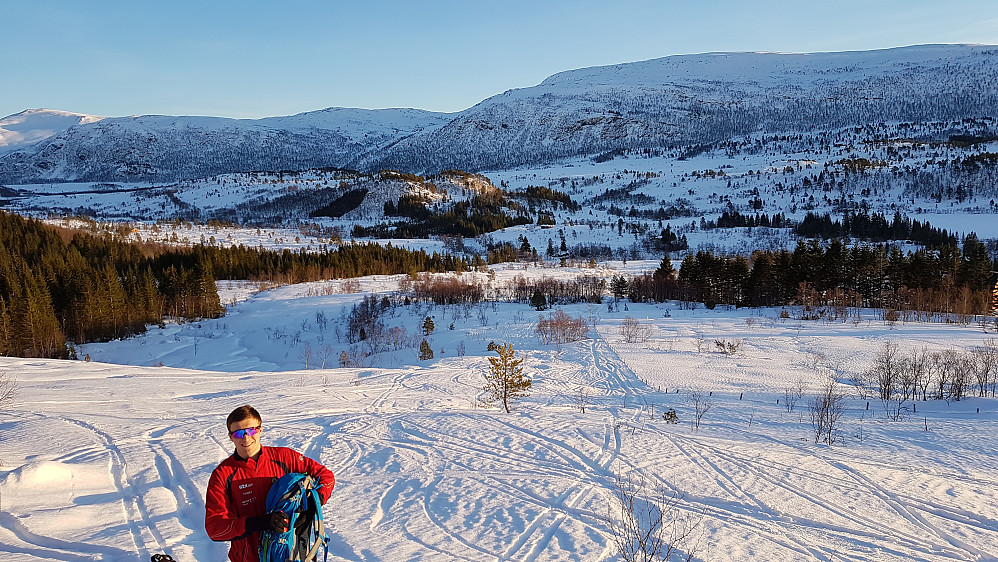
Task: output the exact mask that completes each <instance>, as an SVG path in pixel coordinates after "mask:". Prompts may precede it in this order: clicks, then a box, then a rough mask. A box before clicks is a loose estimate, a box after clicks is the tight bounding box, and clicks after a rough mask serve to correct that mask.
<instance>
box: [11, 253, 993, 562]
mask: <svg viewBox="0 0 998 562" xmlns="http://www.w3.org/2000/svg"><path fill="white" fill-rule="evenodd" d="M617 265H618V266H619V265H620V264H617ZM651 265H653V264H649V263H644V264H631V263H629V265H628V269H627V273H636V272H637V271H639V270H640V269H641V268H646V267H649V266H651ZM618 272H619V270H602V269H601V270H598V273H599V274H604V275H612V274H614V273H618ZM577 273H579V271H577V270H570V269H565V268H560V269H554V270H536V269H532V270H530V271H523V270H522V269H519V268H516V269H514V268H512V267H510V268H509V269H500V270H497V272H496V277H495V279H494V280H493V282H495V283H502V282H506V281H509V280H511V279H513V278H514V276H516V275H521V274H526V275H528V276H539V275H545V276H548V275H551V276H569V275H575V274H577ZM465 275H467V274H465ZM483 277H487V276H483ZM399 280H400V278H399V277H374V278H366V279H362V280H360V285H359V286H358V287H354V288H352V289H347V287H346V285H345V284H343V282H342V281H330V282H326V283H313V284H307V285H302V286H288V287H283V288H280V289H276V290H273V291H268V292H264V293H260V294H257V295H255V296H251V297H249V298H248V299H246V296H247V295H245V294H243V295H242V297H240V298H241V299H245V300H242V301H241V302H240V303H239V304H235V305H233V306H231V307H230V309H229V315H228V316H226V317H225V318H221V319H218V320H213V321H208V322H202V323H189V324H184V325H180V326H178V325H167V327H166V328H164V329H158V328H155V327H154V328H153V329H152V330H151V331H150V332H148V333H147V334H145V335H143V336H141V337H138V338H134V339H131V340H126V341H122V342H111V343H108V344H97V345H91V346H87V347H86V348H85V349H81V352H86V353H90V354H91V357H92V358H94V361H93V362H89V363H87V362H82V361H77V362H73V361H52V360H38V359H15V358H0V370H3V371H4V372H5V373H10V374H14V375H15V376H16V377H17V379H18V382H19V385H20V391H19V394H18V396H17V400H16V402H15V403H14V404H13V405H12V406H11V407H9V408H7V409H5V410H0V436H2V440H0V458H2V459H3V465H0V497H2V501H3V503H2V511H0V558H3V560H5V561H14V562H28V561H36V560H53V559H55V560H81V559H82V560H126V559H148V555H149V554H150V553H154V552H167V553H170V554H171V555H172V556H173V557H174V558H176V559H177V560H179V561H194V560H218V559H222V558H223V557H224V553H225V545H223V544H217V543H212V542H211V541H210V540H208V538H207V537H206V536H205V534H204V529H203V517H204V511H203V510H204V490H205V487H206V485H207V480H208V476H209V474H210V472H211V470H212V468H213V467H214V466H215V465H216V464H217V463H218V462H219V461H221V460H222V459H223V458H224V457H225V456H226V455H228V454H229V453H230V452H231V446H230V444H229V443H228V441H227V439H226V436H225V433H224V416H225V415H226V414H227V413H228V412H229V411H230V410H231V409H232V408H234V407H236V406H239V405H242V404H244V403H251V404H254V405H255V406H256V407H257V408H258V409H259V410H260V411H261V412H262V414H263V416H264V443H265V444H269V445H283V446H290V447H294V448H296V449H299V450H301V451H303V452H305V453H306V454H308V455H309V456H311V457H313V458H316V459H319V460H320V461H321V462H323V463H324V464H325V465H327V466H328V467H330V468H331V469H332V470H333V471H334V472H335V473H336V476H337V486H336V489H335V491H334V493H333V495H332V499H331V500H330V503H329V504H327V506H326V508H325V515H326V519H327V522H328V523H329V524H330V535H331V541H330V554H331V556H330V559H331V560H455V559H458V560H496V559H500V560H531V561H548V560H569V559H571V560H619V558H618V557H616V555H615V554H614V551H613V546H612V540H611V535H610V528H609V526H608V524H607V522H606V519H605V514H606V510H607V506H608V505H609V503H608V502H609V501H610V498H611V497H612V490H613V481H614V475H615V474H628V475H631V476H632V477H636V478H643V479H645V481H646V482H648V483H649V485H650V486H664V487H665V489H666V490H667V491H668V492H669V493H671V492H673V491H675V492H678V493H680V494H681V496H682V497H681V500H680V501H679V504H678V510H679V513H681V514H687V515H692V516H696V515H697V514H700V513H702V514H703V517H704V518H703V522H702V523H701V525H700V527H699V528H698V532H697V534H696V535H695V536H696V541H691V542H689V543H687V544H685V545H684V549H689V548H692V547H695V548H696V549H697V556H696V558H695V559H697V560H749V559H758V560H832V559H834V560H848V561H865V560H878V561H901V560H932V561H937V560H946V561H949V560H952V561H957V560H979V561H983V560H994V559H995V558H994V554H995V549H994V545H995V544H998V524H996V522H998V503H996V501H995V496H994V493H993V489H994V478H993V476H994V473H995V470H996V469H998V457H996V454H995V451H996V450H998V442H996V440H995V439H996V438H995V435H998V433H996V430H998V422H996V414H998V409H996V403H995V400H994V399H991V398H976V397H974V398H967V399H964V400H961V401H953V402H944V401H929V402H918V403H916V404H914V407H916V411H914V412H909V414H908V415H907V416H906V418H905V419H904V420H903V421H898V422H892V421H887V420H886V419H884V413H883V409H882V408H881V406H880V404H879V402H877V401H876V400H874V401H873V403H872V404H871V405H870V409H869V410H867V409H866V402H865V401H864V400H862V399H860V398H858V397H857V396H856V394H855V393H853V392H852V390H851V388H850V387H849V386H848V385H847V384H844V383H843V384H841V385H840V386H841V387H842V388H843V390H845V391H846V392H849V394H850V396H849V398H848V399H847V401H846V410H845V413H844V415H843V418H842V421H841V424H840V426H839V427H840V428H841V433H840V435H839V441H838V442H837V443H836V444H835V445H833V446H831V447H829V446H827V445H815V444H814V442H813V441H814V434H813V431H812V429H811V426H810V424H809V422H808V414H807V409H806V405H804V406H801V405H798V406H797V408H798V409H797V410H795V411H793V412H788V411H787V409H786V407H785V405H784V404H782V403H777V401H778V400H782V399H783V397H784V389H785V388H786V386H787V385H788V384H790V383H791V381H793V380H794V379H796V378H797V377H800V378H802V379H803V380H805V382H806V391H807V393H809V394H810V393H812V392H814V391H816V389H817V388H818V387H819V386H820V385H821V384H822V382H823V381H825V380H826V379H827V377H828V376H829V375H834V376H835V377H836V378H837V379H838V380H840V381H845V380H846V379H848V378H849V377H850V376H852V375H855V374H856V373H857V372H860V371H862V370H863V369H865V368H866V367H867V366H869V362H870V360H871V358H872V356H873V355H874V354H875V353H876V352H877V351H878V350H879V349H880V348H881V347H882V346H883V344H884V342H885V341H895V342H900V344H901V346H902V348H903V349H904V350H906V351H907V350H908V349H919V348H921V347H922V346H926V347H927V348H928V349H929V350H930V351H936V350H948V349H953V350H956V351H960V352H962V351H964V350H967V349H970V348H971V347H972V346H973V345H975V344H979V343H980V342H981V341H982V338H987V337H993V335H989V334H982V333H981V331H980V328H979V327H976V326H962V325H944V324H898V325H896V326H888V325H885V324H883V323H882V322H880V321H876V320H875V319H874V316H873V311H861V312H860V314H861V318H860V319H859V320H858V321H857V322H855V323H854V322H852V321H850V322H800V321H795V320H780V319H779V318H777V314H778V311H777V310H741V311H721V310H718V311H706V310H703V309H700V310H693V311H691V310H678V309H676V307H675V306H673V305H670V304H661V305H639V304H633V303H631V304H629V307H630V310H623V309H622V308H618V309H616V310H615V311H613V312H610V311H607V309H606V306H605V305H603V306H599V307H590V306H588V305H584V304H583V305H573V306H568V307H566V308H565V311H566V312H568V313H569V314H571V315H573V316H578V315H581V316H584V317H585V318H587V319H588V318H593V320H594V321H595V324H596V326H597V328H596V330H591V331H590V333H589V336H590V339H587V340H583V341H580V342H577V343H573V344H567V345H562V346H554V345H543V344H541V343H540V341H539V339H538V338H537V336H536V335H534V333H533V329H532V327H533V325H534V324H535V323H536V320H537V318H538V317H539V315H540V313H538V312H536V311H534V310H533V309H531V308H529V307H528V306H526V305H524V304H511V303H500V304H498V305H497V306H495V307H493V306H491V305H485V306H482V307H481V308H482V310H483V311H484V313H483V314H480V313H479V312H478V311H477V310H473V311H471V312H472V313H471V314H468V313H467V312H468V311H466V310H465V309H464V307H460V306H456V307H439V306H438V307H429V308H428V307H426V306H425V305H422V306H419V305H410V306H409V307H401V306H400V307H398V308H397V309H392V310H393V311H392V313H391V315H390V317H387V316H386V322H388V323H389V324H390V325H401V326H409V327H410V328H412V329H414V330H415V329H417V328H416V327H417V326H419V325H420V324H421V320H422V318H423V317H424V316H426V315H432V316H433V317H434V318H435V319H436V324H437V330H436V332H435V333H433V334H432V335H431V336H430V338H429V339H430V340H432V347H433V349H434V350H435V351H437V353H436V358H435V359H433V360H430V361H419V360H417V359H416V353H415V350H414V349H411V348H406V349H401V350H397V351H388V352H384V353H381V354H378V355H377V356H376V357H373V358H372V360H373V361H372V363H371V364H369V365H368V366H365V367H358V368H329V367H330V364H332V363H334V362H335V361H336V355H335V353H338V352H339V350H340V349H343V348H345V344H343V343H340V342H338V341H337V336H336V334H335V330H334V328H335V326H336V322H335V319H336V318H337V317H338V314H339V311H342V310H344V309H345V308H348V307H349V306H351V305H352V304H354V303H356V302H359V300H360V299H361V298H363V296H364V295H366V294H371V293H374V294H377V295H379V296H380V295H390V294H391V293H392V292H393V291H394V290H395V288H396V287H397V286H398V281H399ZM344 289H346V290H347V291H351V292H344ZM222 291H223V292H226V293H227V294H233V295H234V294H237V293H239V292H240V290H239V289H238V288H236V289H234V290H230V289H229V288H227V287H224V286H223V287H222ZM225 300H226V301H229V300H230V299H228V298H226V299H225ZM673 304H674V303H673ZM669 309H671V310H669ZM317 312H324V313H325V315H326V318H327V319H329V320H330V323H329V324H319V323H317V321H316V320H317V318H318V317H317V315H316V314H317ZM667 312H668V313H669V314H668V316H666V313H667ZM628 316H629V317H632V318H636V319H638V320H639V321H640V323H641V324H642V325H644V326H647V327H648V328H649V332H648V337H647V339H646V340H644V341H641V342H639V343H626V342H625V341H624V339H623V337H622V335H621V332H620V330H619V328H620V326H621V323H622V321H623V319H624V318H626V317H628ZM449 323H453V324H454V329H453V330H451V329H448V328H447V327H446V326H447V325H448V324H449ZM713 339H724V340H727V341H738V342H740V347H739V351H738V352H737V353H735V354H733V355H728V354H722V353H717V352H712V351H709V350H707V349H701V344H702V343H703V342H704V341H706V342H708V343H710V342H711V341H712V340H713ZM491 340H497V341H503V340H508V341H510V342H512V343H513V344H514V346H515V348H516V349H517V350H518V352H519V354H520V355H521V356H523V357H525V358H526V362H525V364H524V366H525V368H526V372H527V373H528V374H529V375H530V376H531V377H532V378H533V380H534V386H533V388H532V396H530V397H529V398H526V399H524V400H522V401H521V402H520V403H518V405H517V407H516V408H515V411H514V412H513V413H512V414H505V413H501V412H499V411H497V410H496V409H492V408H483V407H480V406H477V403H478V399H479V398H481V397H482V391H481V388H482V382H483V381H482V377H481V373H483V372H484V371H485V369H486V368H487V364H488V363H487V361H486V356H487V355H490V354H489V353H488V352H487V351H486V346H487V343H488V341H491ZM324 345H328V346H330V347H332V348H333V350H334V355H332V356H331V357H329V358H328V361H327V364H326V365H325V367H326V368H318V367H320V366H321V365H320V361H322V360H323V358H322V351H321V350H322V349H323V346H324ZM459 345H464V346H465V349H466V353H465V354H461V353H460V352H459V351H458V346H459ZM306 346H310V347H311V349H312V350H313V352H314V353H313V355H312V356H311V363H310V365H309V366H308V368H307V369H306V368H305V365H304V361H306V360H307V359H305V356H304V353H303V352H304V350H305V348H306ZM711 347H713V346H712V345H711ZM99 361H108V363H104V362H99ZM112 363H121V364H120V365H116V364H112ZM160 365H162V366H160ZM294 369H298V370H294ZM580 388H582V389H584V390H585V392H586V393H587V395H588V396H589V398H590V403H589V407H588V408H587V410H586V412H585V413H582V412H580V411H579V410H578V409H577V408H576V406H575V404H576V396H577V395H578V393H579V389H580ZM690 389H699V390H702V391H705V392H710V393H711V398H712V400H713V402H714V406H713V408H712V409H711V410H710V411H708V412H707V414H706V415H705V417H704V419H703V425H702V427H701V428H700V430H699V431H694V430H693V429H692V428H691V426H690V423H689V422H690V419H691V416H692V408H691V406H690V404H689V403H688V402H687V401H686V400H685V396H686V392H687V391H688V390H690ZM677 391H679V392H677ZM805 401H806V398H805ZM909 406H911V404H910V403H909ZM667 408H674V409H675V410H676V411H677V413H678V415H679V418H680V422H681V423H680V424H678V425H672V424H668V423H666V422H665V421H664V420H663V419H662V418H661V413H662V412H663V411H665V410H666V409H667Z"/></svg>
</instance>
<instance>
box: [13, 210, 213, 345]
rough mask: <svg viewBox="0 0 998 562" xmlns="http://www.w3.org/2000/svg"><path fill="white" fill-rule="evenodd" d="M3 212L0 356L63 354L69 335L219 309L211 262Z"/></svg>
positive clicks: (110, 334) (84, 337) (103, 335)
mask: <svg viewBox="0 0 998 562" xmlns="http://www.w3.org/2000/svg"><path fill="white" fill-rule="evenodd" d="M152 251H154V250H152V247H148V246H147V247H146V248H145V251H143V249H140V248H139V246H137V245H131V244H126V243H124V242H120V241H118V240H117V239H115V238H113V237H112V236H110V235H107V236H103V237H97V236H91V235H86V234H80V233H72V232H71V231H67V230H62V231H60V230H57V229H54V228H51V227H47V226H45V225H43V224H42V223H41V222H40V221H37V220H32V219H25V218H22V217H20V216H18V215H12V214H8V213H4V212H0V355H14V356H20V357H53V358H64V357H67V356H69V354H70V352H69V350H68V349H67V347H66V341H67V339H68V340H71V341H73V342H76V343H84V342H90V341H105V340H109V339H113V338H120V337H125V336H128V335H131V334H134V333H138V332H141V331H143V330H144V329H145V325H146V324H149V323H157V322H161V321H162V319H163V317H164V315H170V316H176V317H180V318H200V317H214V316H218V315H220V314H221V313H222V307H221V305H220V303H219V300H218V292H217V290H216V288H215V280H214V277H213V276H212V268H211V266H210V263H208V262H204V261H202V260H200V259H197V258H195V257H194V256H184V255H181V254H176V253H165V252H159V253H158V255H156V256H155V257H154V256H152V255H151V252H152Z"/></svg>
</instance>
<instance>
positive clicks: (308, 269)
mask: <svg viewBox="0 0 998 562" xmlns="http://www.w3.org/2000/svg"><path fill="white" fill-rule="evenodd" d="M477 265H484V260H482V259H481V258H476V259H475V260H472V261H471V262H466V261H465V260H464V259H462V258H460V257H454V256H452V255H450V254H443V255H441V254H439V253H437V252H434V253H433V254H427V253H426V252H425V251H422V250H419V251H410V250H406V249H404V248H397V247H392V246H390V245H388V246H380V245H377V244H373V243H371V244H354V245H347V246H343V247H340V248H338V249H335V250H327V251H324V252H319V253H307V252H305V251H304V250H300V251H291V250H283V251H279V252H278V251H268V250H264V249H262V248H247V247H243V246H239V247H233V248H222V247H218V246H211V245H197V246H193V247H189V248H176V247H168V246H165V245H152V244H144V245H139V244H134V243H128V242H125V241H123V240H121V239H120V238H117V237H114V236H112V235H110V234H108V235H103V236H94V235H90V234H83V233H79V232H73V231H70V230H65V229H57V228H53V227H49V226H46V225H44V224H43V223H41V222H40V221H37V220H34V219H26V218H23V217H20V216H18V215H13V214H8V213H4V212H0V355H10V356H20V357H52V358H65V357H68V356H70V355H71V351H70V349H71V348H67V345H66V343H67V341H69V342H72V343H76V344H80V343H87V342H93V341H107V340H110V339H115V338H121V337H127V336H129V335H132V334H136V333H140V332H142V331H144V330H145V326H146V325H147V324H155V323H161V322H163V320H164V319H165V318H167V317H173V318H178V319H195V318H211V317H217V316H220V315H221V314H223V313H224V309H223V308H222V306H221V304H220V302H219V299H218V291H217V288H216V286H215V280H217V279H257V280H267V281H272V282H277V283H301V282H306V281H316V280H320V279H329V278H348V277H358V276H364V275H389V274H396V273H413V272H418V271H436V272H441V271H461V270H464V269H467V268H469V267H475V266H477Z"/></svg>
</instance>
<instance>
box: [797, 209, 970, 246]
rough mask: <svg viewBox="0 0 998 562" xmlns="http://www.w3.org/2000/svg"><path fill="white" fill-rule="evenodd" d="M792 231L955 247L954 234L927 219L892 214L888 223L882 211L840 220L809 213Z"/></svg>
mask: <svg viewBox="0 0 998 562" xmlns="http://www.w3.org/2000/svg"><path fill="white" fill-rule="evenodd" d="M795 232H796V233H797V235H798V236H803V237H806V238H822V239H825V240H828V239H830V238H842V237H846V236H849V237H852V238H859V239H861V240H869V241H871V242H886V241H888V240H910V241H912V242H915V243H918V244H922V245H925V246H930V247H938V246H957V239H956V236H954V235H953V234H951V233H949V232H948V231H946V229H939V228H935V227H933V226H932V225H931V224H929V222H928V221H925V222H921V221H918V220H912V219H910V218H908V217H906V216H903V215H901V213H894V219H893V220H891V221H890V222H888V220H887V217H886V216H884V215H883V214H881V213H872V214H871V213H869V212H867V211H866V210H863V211H860V212H858V213H846V214H845V215H844V216H843V217H842V220H835V221H832V218H831V216H830V215H828V214H825V215H820V216H819V215H816V214H814V213H808V214H807V215H806V216H805V217H804V220H802V221H801V222H800V224H798V225H797V227H796V229H795Z"/></svg>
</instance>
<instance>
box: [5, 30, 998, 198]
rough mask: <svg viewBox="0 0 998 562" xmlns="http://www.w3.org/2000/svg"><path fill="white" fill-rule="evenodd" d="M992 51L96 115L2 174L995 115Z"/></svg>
mask: <svg viewBox="0 0 998 562" xmlns="http://www.w3.org/2000/svg"><path fill="white" fill-rule="evenodd" d="M996 55H998V47H995V46H981V45H923V46H915V47H904V48H896V49H886V50H878V51H857V52H840V53H817V54H779V53H710V54H701V55H682V56H672V57H665V58H660V59H654V60H648V61H643V62H637V63H628V64H619V65H613V66H604V67H594V68H586V69H581V70H573V71H568V72H562V73H559V74H556V75H554V76H552V77H550V78H548V79H547V80H545V81H544V82H542V83H541V84H539V85H537V86H535V87H532V88H524V89H519V90H510V91H507V92H505V93H503V94H500V95H497V96H494V97H492V98H489V99H487V100H484V101H482V102H481V103H479V104H477V105H475V106H474V107H471V108H469V109H467V110H465V111H462V112H459V113H456V114H440V113H431V112H426V111H418V110H406V109H388V110H374V111H368V110H356V109H341V108H331V109H326V110H322V111H316V112H309V113H303V114H299V115H295V116H291V117H273V118H267V119H260V120H234V119H222V118H209V117H162V116H143V117H127V118H111V119H103V120H101V121H97V122H93V123H83V124H79V125H75V126H73V127H70V128H68V129H66V130H64V131H62V132H60V133H59V134H56V135H53V136H51V137H50V138H48V139H45V140H43V141H40V142H37V143H35V144H33V145H31V146H28V147H23V148H20V149H19V150H16V151H13V152H10V153H8V154H4V155H0V182H4V183H8V184H18V183H30V182H38V181H166V180H175V179H183V178H198V177H206V176H209V175H212V174H221V173H230V172H242V171H251V170H264V169H266V170H281V169H303V168H310V167H340V168H352V169H357V170H362V171H372V170H378V169H384V168H393V169H399V170H404V171H411V172H417V173H425V172H437V171H440V170H444V169H451V168H453V169H463V170H469V171H476V170H489V169H491V170H495V169H508V168H511V167H516V166H521V165H525V164H538V163H544V162H551V161H555V160H558V159H561V158H566V157H571V156H578V155H587V154H588V155H593V154H598V153H601V152H608V151H614V150H620V149H634V148H661V147H677V146H689V147H693V146H697V145H704V144H716V143H719V142H723V141H725V140H728V139H732V138H742V137H744V136H745V135H747V134H750V133H753V132H759V131H764V132H771V133H772V132H800V131H811V130H815V129H828V128H835V127H843V126H861V125H865V124H869V123H883V122H888V123H889V122H895V123H896V122H909V121H910V122H926V121H934V120H944V119H946V120H950V119H960V118H965V117H974V118H981V117H996V116H998V88H995V85H996V84H998V56H996Z"/></svg>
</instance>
